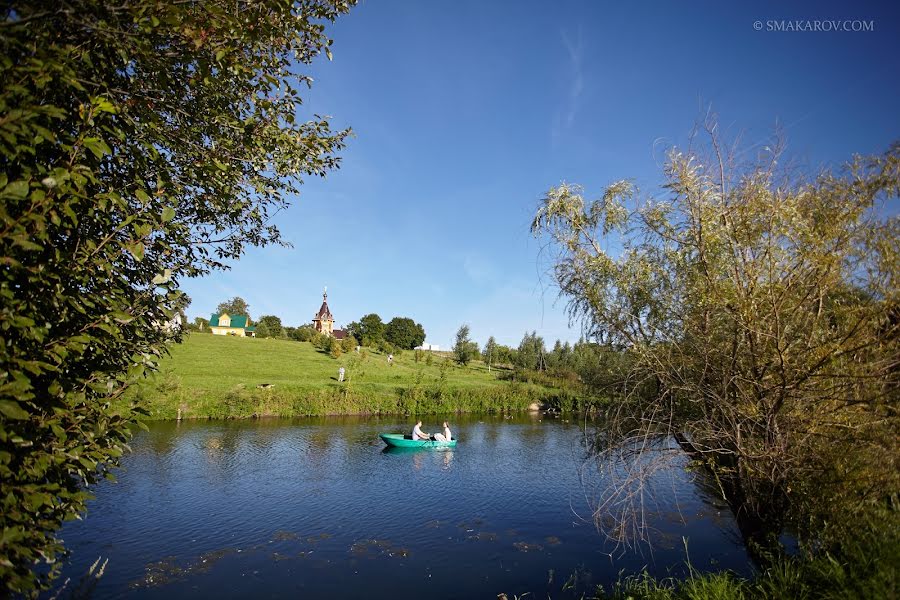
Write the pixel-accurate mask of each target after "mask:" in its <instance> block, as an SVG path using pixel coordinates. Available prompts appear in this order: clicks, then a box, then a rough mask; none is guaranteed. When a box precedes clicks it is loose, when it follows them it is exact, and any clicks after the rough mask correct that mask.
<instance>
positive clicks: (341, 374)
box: [338, 367, 345, 382]
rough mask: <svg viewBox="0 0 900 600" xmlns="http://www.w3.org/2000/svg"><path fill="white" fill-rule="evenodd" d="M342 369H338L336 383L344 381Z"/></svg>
mask: <svg viewBox="0 0 900 600" xmlns="http://www.w3.org/2000/svg"><path fill="white" fill-rule="evenodd" d="M344 372H345V371H344V367H341V368H340V369H338V381H339V382H340V381H344Z"/></svg>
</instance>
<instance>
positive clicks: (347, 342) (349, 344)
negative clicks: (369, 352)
mask: <svg viewBox="0 0 900 600" xmlns="http://www.w3.org/2000/svg"><path fill="white" fill-rule="evenodd" d="M358 344H359V342H358V341H356V338H355V337H353V336H352V335H348V336H346V337H345V338H344V339H342V340H341V348H342V349H343V351H344V352H351V351H353V350H354V349H356V346H357V345H358Z"/></svg>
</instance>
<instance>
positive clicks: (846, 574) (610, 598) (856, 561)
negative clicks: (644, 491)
mask: <svg viewBox="0 0 900 600" xmlns="http://www.w3.org/2000/svg"><path fill="white" fill-rule="evenodd" d="M877 514H878V518H877V519H875V520H872V521H866V520H862V521H859V522H857V525H856V526H855V527H852V528H850V530H849V531H848V532H847V533H846V534H845V535H844V536H843V537H842V539H841V540H840V541H838V542H832V543H830V544H828V545H827V546H826V547H820V548H818V549H817V550H810V549H807V550H804V551H801V552H800V553H799V554H797V555H796V556H784V557H781V558H779V559H776V560H775V561H774V563H773V564H772V565H771V566H770V567H768V568H766V569H765V570H762V571H760V572H759V573H757V575H756V576H755V577H752V578H749V579H747V578H742V577H739V576H737V575H735V574H734V573H731V572H728V571H720V572H715V573H700V572H698V571H696V570H694V569H693V568H690V569H689V574H688V576H687V577H685V578H675V577H670V578H660V579H657V578H654V577H651V576H650V575H648V574H647V573H646V572H643V573H639V574H636V575H627V576H625V575H623V576H622V578H621V579H620V580H619V582H618V583H617V584H616V585H615V586H613V588H612V589H611V590H609V591H608V592H607V591H605V590H602V589H598V590H597V592H596V593H595V594H594V595H592V596H591V597H592V599H593V600H751V599H757V598H765V599H771V600H780V599H782V598H784V599H788V598H791V599H798V600H856V599H859V600H862V599H867V600H868V599H875V598H884V599H890V598H897V597H898V592H900V531H898V524H900V521H898V518H900V517H898V513H897V512H896V510H887V511H878V513H877ZM689 567H690V565H689Z"/></svg>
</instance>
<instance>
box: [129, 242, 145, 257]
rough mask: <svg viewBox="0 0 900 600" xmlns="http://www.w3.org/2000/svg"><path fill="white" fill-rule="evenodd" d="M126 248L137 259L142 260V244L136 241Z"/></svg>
mask: <svg viewBox="0 0 900 600" xmlns="http://www.w3.org/2000/svg"><path fill="white" fill-rule="evenodd" d="M126 248H127V249H128V251H129V252H131V255H132V256H134V258H135V259H137V260H138V261H142V260H144V244H142V243H141V242H137V243H136V244H129V245H128V246H126Z"/></svg>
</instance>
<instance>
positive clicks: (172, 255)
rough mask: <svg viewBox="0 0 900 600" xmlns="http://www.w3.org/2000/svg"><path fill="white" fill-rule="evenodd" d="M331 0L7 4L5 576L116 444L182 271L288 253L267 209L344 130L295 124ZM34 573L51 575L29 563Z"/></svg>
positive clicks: (1, 127) (158, 349)
mask: <svg viewBox="0 0 900 600" xmlns="http://www.w3.org/2000/svg"><path fill="white" fill-rule="evenodd" d="M351 4H352V2H351V1H342V0H304V1H302V2H294V1H291V0H259V1H256V2H243V1H237V0H210V1H203V0H200V1H196V2H179V1H174V0H159V1H157V2H145V1H142V0H118V1H116V2H104V1H102V0H27V1H25V0H13V1H11V2H6V3H4V5H3V7H2V8H0V16H2V21H0V81H2V82H3V83H2V89H0V263H2V265H3V268H2V269H0V296H2V308H0V329H2V336H0V363H2V375H0V377H2V380H0V480H2V495H0V528H2V536H0V582H2V585H3V587H4V588H5V589H7V590H9V591H13V592H20V593H32V592H33V591H34V590H36V589H38V588H41V587H45V586H46V585H48V583H49V581H51V579H52V577H53V576H54V575H55V574H56V573H57V571H58V565H59V562H58V561H57V557H58V555H59V553H60V552H61V551H62V550H63V547H62V544H61V543H60V542H59V541H58V540H57V539H56V537H55V531H56V530H57V529H58V527H59V525H60V523H61V522H62V521H63V520H64V519H71V518H74V517H76V516H77V515H78V514H79V513H80V512H81V511H83V510H84V509H85V502H86V499H87V498H88V486H89V485H90V484H92V483H94V482H95V481H97V479H98V478H99V477H102V476H104V475H109V468H110V467H111V466H113V465H114V464H115V462H116V460H117V458H118V457H119V456H120V455H121V454H122V453H123V451H125V450H126V449H127V445H126V443H127V440H128V426H129V424H130V423H131V422H132V421H133V420H134V418H135V415H134V413H133V412H132V411H130V410H121V411H116V410H113V409H111V408H110V402H111V400H113V399H115V398H117V397H119V396H121V394H122V392H123V391H124V390H125V389H126V388H127V386H128V385H129V383H130V382H132V381H133V380H135V378H138V377H140V376H142V375H143V374H144V373H145V371H147V370H148V369H150V370H152V369H153V368H154V367H155V364H156V360H157V358H158V357H159V356H160V354H161V353H162V352H164V348H165V343H166V342H167V341H168V340H170V339H172V337H173V336H174V335H176V331H177V330H173V329H172V328H170V327H167V326H166V323H167V322H168V321H169V320H170V319H171V317H172V316H173V315H175V314H176V313H177V312H178V311H179V309H180V308H182V307H183V305H184V303H185V297H184V296H183V295H182V294H181V293H180V292H179V291H178V285H179V282H180V281H181V280H182V279H183V278H185V277H194V276H198V275H202V274H204V273H207V272H209V271H210V270H213V269H218V268H221V267H222V266H223V263H224V261H226V260H228V259H235V258H237V257H239V256H241V254H242V253H243V252H244V250H245V248H246V247H248V246H263V245H266V244H278V243H281V237H280V235H279V232H278V230H277V228H276V227H275V226H274V225H273V223H272V217H273V216H274V215H275V214H276V213H277V212H278V211H279V210H281V209H282V208H283V207H285V206H286V205H287V203H288V200H289V199H290V198H291V197H292V196H293V195H294V194H296V193H297V192H298V190H299V186H300V184H301V182H302V178H303V177H304V176H308V175H324V174H325V173H326V172H327V171H329V170H330V169H332V168H335V167H336V166H337V165H338V158H337V156H336V152H337V151H338V150H340V149H341V148H342V147H343V145H344V140H345V138H346V136H347V135H348V131H332V130H331V128H330V127H329V124H328V121H327V120H326V119H324V118H320V117H318V116H314V115H307V116H305V117H304V116H303V113H302V112H301V95H300V91H301V88H302V86H307V85H310V84H311V82H312V80H311V79H310V78H309V77H308V75H307V74H306V73H305V70H306V66H307V65H309V64H310V63H311V61H312V60H313V59H315V58H316V57H317V56H319V55H320V54H321V53H325V54H328V55H329V56H330V50H329V47H330V45H331V41H330V40H329V39H328V38H327V36H326V35H325V24H326V23H328V22H330V21H333V20H334V19H335V18H337V17H338V16H339V15H340V14H341V13H345V12H347V11H348V10H349V7H350V5H351ZM40 563H43V566H41V564H40Z"/></svg>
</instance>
